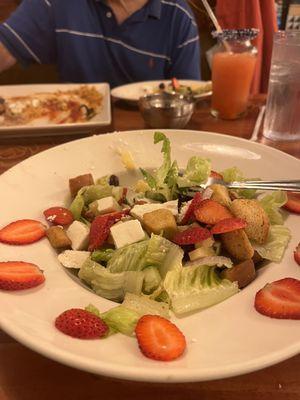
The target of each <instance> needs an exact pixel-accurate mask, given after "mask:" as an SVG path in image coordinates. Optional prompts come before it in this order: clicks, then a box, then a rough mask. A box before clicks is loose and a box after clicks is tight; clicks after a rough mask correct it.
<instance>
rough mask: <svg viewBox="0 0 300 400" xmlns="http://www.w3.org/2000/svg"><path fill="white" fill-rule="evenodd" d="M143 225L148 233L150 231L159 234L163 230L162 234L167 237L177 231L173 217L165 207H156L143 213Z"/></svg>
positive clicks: (170, 236)
mask: <svg viewBox="0 0 300 400" xmlns="http://www.w3.org/2000/svg"><path fill="white" fill-rule="evenodd" d="M143 226H144V228H145V230H146V231H147V233H148V234H149V235H150V234H151V233H155V234H156V235H159V234H160V233H161V232H163V236H164V237H166V238H167V239H171V238H172V237H173V236H174V234H175V232H176V231H177V225H176V220H175V217H174V215H173V214H172V212H171V211H170V210H167V209H158V210H155V211H151V212H149V213H145V214H144V215H143Z"/></svg>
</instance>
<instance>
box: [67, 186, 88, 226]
mask: <svg viewBox="0 0 300 400" xmlns="http://www.w3.org/2000/svg"><path fill="white" fill-rule="evenodd" d="M84 190H85V188H81V189H80V190H79V191H78V193H77V195H76V196H75V198H74V200H73V201H72V203H71V205H70V207H69V210H70V211H71V213H72V214H73V217H74V219H76V220H80V217H81V213H82V210H83V208H84V198H83V192H84Z"/></svg>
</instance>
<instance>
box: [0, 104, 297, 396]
mask: <svg viewBox="0 0 300 400" xmlns="http://www.w3.org/2000/svg"><path fill="white" fill-rule="evenodd" d="M264 101H265V98H264V96H257V97H255V98H254V99H253V101H252V102H251V106H250V109H249V112H248V114H247V116H245V117H244V118H242V119H240V120H237V121H221V120H217V119H214V118H212V117H211V116H210V113H209V102H205V101H204V102H202V103H200V104H199V105H198V107H197V110H196V112H195V114H194V116H193V118H192V120H191V121H190V123H189V125H188V126H187V129H195V130H205V131H214V132H220V133H225V134H229V135H233V136H239V137H244V138H249V137H250V136H251V133H252V131H253V128H254V125H255V121H256V118H257V114H258V110H259V106H261V105H262V104H263V103H264ZM142 128H144V123H143V120H142V118H141V116H140V114H139V113H138V111H137V110H136V108H134V107H131V106H125V105H121V104H117V103H115V104H114V105H113V124H112V125H111V126H110V127H109V128H105V130H104V131H103V132H105V131H106V132H108V131H114V130H118V131H122V130H132V129H142ZM78 137H80V136H78V135H76V136H57V137H40V138H26V139H25V138H23V139H22V138H15V139H13V138H11V139H0V173H2V172H4V171H6V170H7V169H8V168H10V167H12V166H13V165H15V164H17V163H18V162H20V161H22V160H24V159H25V158H27V157H30V156H31V155H33V154H36V153H38V152H40V151H42V150H45V149H47V148H50V147H52V146H55V145H57V144H60V143H63V142H67V141H69V140H73V139H76V138H78ZM259 141H260V142H264V143H266V144H268V145H271V146H273V147H276V148H279V149H281V150H283V151H285V152H287V153H289V154H292V155H294V156H295V157H298V158H300V142H296V143H295V142H294V143H281V144H276V143H271V142H269V141H266V140H265V139H262V138H260V139H259ZM2 212H3V210H2ZM100 398H101V399H104V400H106V399H122V400H129V399H130V400H137V399H139V400H147V399H149V400H150V399H153V398H162V399H164V400H175V399H176V400H196V399H197V400H238V399H243V400H258V399H259V400H271V399H272V400H281V399H282V400H299V399H300V355H299V356H296V357H293V358H292V359H290V360H287V361H285V362H283V363H280V364H278V365H276V366H273V367H270V368H267V369H264V370H262V371H258V372H255V373H252V374H248V375H244V376H240V377H236V378H230V379H224V380H218V381H211V382H199V383H186V384H150V383H141V382H138V383H136V382H129V381H123V380H117V379H110V378H105V377H101V376H95V375H92V374H89V373H85V372H81V371H78V370H75V369H72V368H70V367H66V366H63V365H61V364H58V363H56V362H54V361H51V360H48V359H47V358H45V357H43V356H40V355H39V354H37V353H34V352H32V351H31V350H28V349H27V348H25V347H24V346H22V345H21V344H19V343H17V342H16V341H15V340H14V339H12V338H11V337H9V336H7V335H6V334H5V333H4V332H1V331H0V400H53V399H55V400H60V399H64V400H81V399H82V400H94V399H95V400H96V399H100Z"/></svg>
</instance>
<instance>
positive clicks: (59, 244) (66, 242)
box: [46, 226, 72, 249]
mask: <svg viewBox="0 0 300 400" xmlns="http://www.w3.org/2000/svg"><path fill="white" fill-rule="evenodd" d="M46 236H47V238H48V239H49V242H50V244H51V246H52V247H53V248H54V249H64V248H67V247H71V244H72V242H71V240H70V239H69V237H68V235H67V234H66V232H65V231H64V230H63V228H62V227H61V226H51V228H49V229H47V230H46Z"/></svg>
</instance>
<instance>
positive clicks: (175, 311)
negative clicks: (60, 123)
mask: <svg viewBox="0 0 300 400" xmlns="http://www.w3.org/2000/svg"><path fill="white" fill-rule="evenodd" d="M154 143H155V144H157V145H158V146H159V145H160V144H161V145H162V147H161V152H162V156H163V162H162V164H161V166H160V167H159V168H157V169H156V170H146V169H140V176H139V177H138V178H137V179H136V182H135V183H134V184H133V185H130V186H128V185H126V186H123V185H122V182H121V180H120V179H119V178H120V177H118V176H116V175H110V176H109V175H108V176H104V177H100V178H98V179H94V177H93V176H92V175H91V174H90V173H88V174H85V175H80V176H76V177H70V180H69V188H70V194H71V197H72V202H71V204H70V205H69V207H68V208H65V207H62V206H60V205H53V207H51V208H49V209H47V210H45V211H44V216H45V219H46V221H47V222H48V223H49V226H48V227H45V226H44V225H43V224H42V223H40V222H39V221H33V220H28V219H27V220H19V221H15V222H13V223H11V224H9V225H7V226H6V227H4V228H2V229H1V230H0V241H2V242H4V243H8V244H15V245H18V244H19V245H20V244H27V243H32V242H34V241H37V240H39V239H41V238H42V237H43V236H45V235H46V236H47V237H48V239H49V242H50V244H51V245H52V247H53V248H54V249H55V250H56V251H57V253H58V260H59V261H60V263H61V264H62V265H63V266H64V267H65V268H66V269H68V270H69V271H71V272H72V273H74V274H75V275H76V276H78V278H79V279H80V280H81V281H82V283H83V284H84V285H86V286H88V287H89V288H90V289H91V290H93V291H94V292H95V293H96V294H97V295H99V296H101V297H104V298H106V299H109V300H113V301H115V302H117V303H119V304H116V306H115V307H113V308H112V309H110V310H109V311H106V312H104V313H101V312H100V311H99V310H98V309H97V308H96V307H94V306H93V305H92V304H90V305H88V306H87V307H86V309H85V310H83V309H82V310H81V309H70V310H67V311H65V312H64V313H62V314H61V315H59V316H58V317H57V319H56V320H55V326H56V327H57V328H58V329H59V330H61V331H62V332H63V333H66V334H68V335H70V336H73V337H77V338H86V339H87V338H97V337H106V336H109V335H110V334H113V333H116V332H121V333H124V334H127V335H132V334H133V333H135V334H136V337H137V340H138V343H139V346H140V348H141V350H142V352H143V353H144V354H145V355H146V356H147V357H150V358H153V359H156V360H164V361H169V360H172V359H175V358H177V357H179V356H180V355H181V354H182V353H183V352H184V349H185V346H186V343H185V340H184V336H183V334H182V333H181V332H180V331H179V329H178V328H177V327H176V326H175V325H174V324H173V323H172V322H171V321H170V318H172V316H173V315H175V316H177V317H184V316H185V315H188V314H190V313H194V312H198V311H201V310H202V309H205V308H207V307H210V306H213V305H215V304H217V303H219V302H221V301H224V300H226V299H227V298H228V297H230V296H232V295H234V294H236V293H237V292H238V291H239V290H241V289H242V288H244V287H245V286H247V285H248V284H250V283H251V282H252V281H253V280H254V279H255V277H256V274H257V269H258V268H260V267H261V266H262V265H264V264H265V262H266V261H273V262H280V261H281V259H282V256H283V254H284V251H285V249H286V247H287V244H288V242H289V240H290V232H289V229H288V228H287V227H285V226H284V217H283V213H282V211H281V207H282V206H286V205H287V204H289V202H288V201H287V200H288V199H287V195H286V193H284V192H281V191H277V192H272V193H270V192H269V193H268V192H264V193H261V192H258V191H254V190H248V189H247V190H228V189H227V188H226V187H225V186H223V185H222V181H225V182H231V181H241V180H244V179H245V177H244V176H243V174H242V172H241V171H240V170H239V169H238V168H236V167H235V166H234V167H231V166H230V167H229V168H228V169H226V170H224V171H218V172H216V171H214V170H212V165H211V161H210V160H208V159H206V158H201V157H199V156H193V157H191V158H190V159H189V160H188V162H187V164H186V166H185V168H181V166H180V167H179V166H178V164H177V162H176V161H175V160H172V158H171V146H170V141H169V139H168V138H167V137H166V136H165V135H164V134H163V133H161V132H155V134H154ZM127 156H128V154H127ZM123 160H124V161H125V164H128V162H130V161H131V160H130V157H123ZM130 167H132V165H130ZM210 176H214V177H217V178H219V179H220V184H214V185H211V186H209V187H208V188H206V189H204V190H199V192H197V193H196V194H194V193H193V194H192V193H191V191H190V188H191V187H195V186H197V185H200V184H202V183H205V182H206V181H207V180H208V178H209V177H210ZM298 212H299V210H298ZM295 260H296V262H298V261H297V260H298V251H297V250H296V251H295ZM1 264H5V265H1V269H2V272H3V271H4V269H6V281H5V278H3V274H2V277H1V271H0V288H1V289H4V290H19V289H25V288H26V287H32V286H35V285H38V284H42V283H43V281H44V278H43V277H42V272H41V271H40V270H39V269H38V268H37V266H34V265H33V264H30V265H29V264H28V263H27V264H26V263H23V264H22V263H19V264H17V265H13V262H11V263H10V264H9V263H8V262H6V263H1ZM8 264H9V265H8ZM25 264H26V265H25ZM12 271H14V273H15V275H14V279H15V283H14V282H13V280H14V279H13V278H12ZM8 276H9V277H10V281H9V282H10V283H8V278H7V277H8ZM28 277H29V278H28ZM30 279H31V281H30ZM16 280H19V282H18V285H17V284H16ZM28 282H31V283H30V284H29V283H28ZM299 284H300V281H298V280H296V279H293V278H285V279H281V280H280V281H276V282H273V283H272V284H269V285H267V286H266V287H265V288H263V289H261V290H260V291H259V292H258V293H257V295H256V298H255V308H256V310H257V311H258V312H260V313H261V314H264V315H267V316H269V317H275V318H291V319H300V288H299ZM5 285H6V286H5ZM14 285H15V286H14ZM287 294H289V295H290V296H291V298H290V299H288V301H286V299H287ZM71 306H72V305H71ZM162 332H163V333H164V341H163V345H162V343H158V342H159V340H158V338H159V337H161V335H162ZM166 349H167V350H166Z"/></svg>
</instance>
